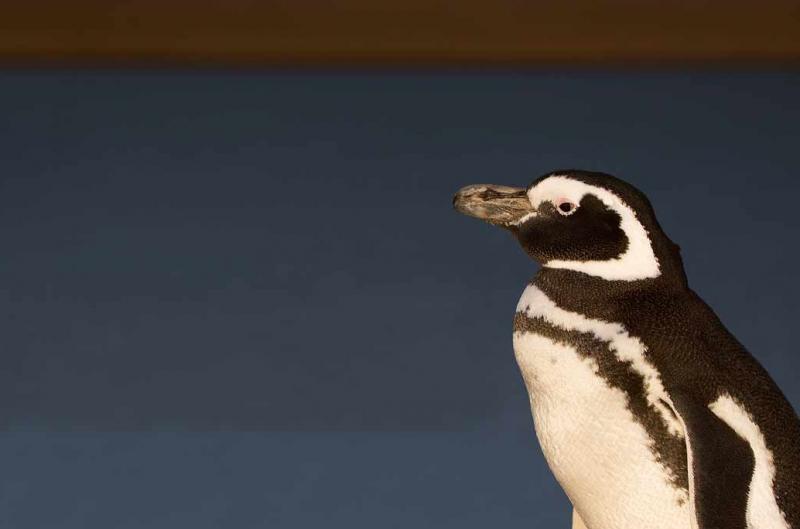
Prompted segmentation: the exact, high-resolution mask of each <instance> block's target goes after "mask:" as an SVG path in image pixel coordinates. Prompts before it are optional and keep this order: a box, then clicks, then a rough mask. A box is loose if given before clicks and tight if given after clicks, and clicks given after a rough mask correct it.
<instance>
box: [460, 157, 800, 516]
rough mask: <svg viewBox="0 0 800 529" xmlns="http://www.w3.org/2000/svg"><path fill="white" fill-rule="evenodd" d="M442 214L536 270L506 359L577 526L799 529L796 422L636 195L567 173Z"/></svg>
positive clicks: (614, 183) (465, 200) (473, 193)
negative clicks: (512, 247) (486, 225)
mask: <svg viewBox="0 0 800 529" xmlns="http://www.w3.org/2000/svg"><path fill="white" fill-rule="evenodd" d="M454 205H455V207H456V209H457V210H458V211H460V212H461V213H464V214H466V215H469V216H472V217H477V218H479V219H483V220H485V221H488V222H490V223H491V224H494V225H497V226H500V227H502V228H505V229H506V230H508V231H510V232H511V233H512V234H513V235H514V236H515V237H516V238H517V240H518V241H519V243H520V244H521V245H522V248H523V249H524V250H525V252H526V253H527V254H528V255H529V256H530V257H531V258H532V259H533V260H535V261H537V262H538V263H540V264H541V269H540V271H539V272H538V274H537V275H536V276H535V277H534V278H533V279H532V280H531V281H530V283H529V284H528V286H527V288H526V289H525V291H524V292H523V293H522V297H521V298H520V300H519V304H518V305H517V310H516V313H515V316H514V352H515V356H516V359H517V363H518V364H519V367H520V370H521V371H522V375H523V378H524V381H525V385H526V387H527V390H528V394H529V396H530V403H531V409H532V412H533V419H534V425H535V429H536V434H537V437H538V439H539V443H540V445H541V448H542V451H543V452H544V456H545V459H546V460H547V463H548V464H549V466H550V468H551V469H552V471H553V473H554V475H555V477H556V479H557V480H558V482H559V483H560V484H561V486H562V487H563V489H564V491H565V492H566V494H567V496H568V497H569V499H570V500H571V501H572V504H573V506H574V512H575V516H576V526H577V525H580V523H581V520H582V523H583V524H584V525H585V526H586V527H588V529H690V528H691V529H790V528H791V529H800V421H799V420H798V418H797V415H796V414H795V412H794V410H793V409H792V406H791V404H790V403H789V402H788V401H787V399H786V398H785V397H784V395H783V394H782V393H781V391H780V390H779V389H778V387H777V386H776V384H775V382H773V380H772V379H771V378H770V376H769V375H768V374H767V372H766V371H765V370H764V368H763V367H762V366H761V365H760V364H759V363H758V362H757V361H756V360H755V359H754V358H753V357H752V356H751V355H750V354H749V353H748V352H747V351H746V350H745V349H744V347H743V346H742V345H741V344H740V343H739V342H738V341H737V340H736V338H734V336H733V335H731V333H730V332H729V331H728V330H726V328H725V327H724V326H723V325H722V323H721V322H720V320H719V319H718V318H717V316H716V315H715V314H714V312H713V311H712V310H711V309H710V308H709V307H708V305H706V304H705V303H704V302H703V300H702V299H700V298H699V297H698V296H697V294H695V293H694V292H693V291H692V290H691V289H690V288H689V286H688V284H687V280H686V276H685V274H684V270H683V264H682V261H681V257H680V252H679V249H678V246H676V245H675V244H674V243H673V242H672V241H671V240H670V239H669V238H668V237H667V236H666V235H665V234H664V232H663V231H662V229H661V227H660V226H659V224H658V221H657V220H656V217H655V214H654V212H653V208H652V206H651V205H650V202H649V201H648V199H647V198H646V197H645V195H644V194H643V193H641V192H640V191H639V190H637V189H635V188H634V187H633V186H631V185H630V184H627V183H625V182H623V181H621V180H619V179H617V178H614V177H612V176H610V175H606V174H602V173H594V172H587V171H577V170H567V171H558V172H554V173H550V174H547V175H545V176H543V177H541V178H539V179H537V180H535V181H534V182H533V183H532V184H531V185H530V186H528V188H527V189H524V188H515V187H505V186H497V185H472V186H468V187H465V188H463V189H461V190H460V191H459V192H458V193H457V194H456V196H455V199H454Z"/></svg>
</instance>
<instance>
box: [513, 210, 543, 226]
mask: <svg viewBox="0 0 800 529" xmlns="http://www.w3.org/2000/svg"><path fill="white" fill-rule="evenodd" d="M536 215H538V213H536V212H535V211H531V212H530V213H526V214H525V215H523V216H522V217H520V218H518V219H517V220H515V221H514V222H509V224H510V225H512V226H519V225H520V224H525V223H526V222H528V221H529V220H530V219H532V218H534V217H535V216H536Z"/></svg>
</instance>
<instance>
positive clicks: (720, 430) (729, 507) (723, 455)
mask: <svg viewBox="0 0 800 529" xmlns="http://www.w3.org/2000/svg"><path fill="white" fill-rule="evenodd" d="M670 397H671V399H672V403H673V405H674V407H675V412H676V413H677V415H678V417H679V418H680V420H681V422H682V423H683V427H684V430H685V438H686V454H687V458H688V461H687V462H688V465H687V466H688V471H689V502H690V504H691V505H692V506H693V507H694V512H695V520H696V522H697V528H698V529H747V521H746V512H747V495H748V492H749V487H750V479H751V478H752V475H753V469H754V466H755V460H754V457H753V452H752V450H751V449H750V445H749V444H748V443H747V441H745V440H744V439H742V438H741V437H739V435H738V434H737V433H736V432H735V431H734V430H733V429H731V428H730V426H728V425H727V424H726V423H725V422H723V421H722V420H721V419H720V418H718V417H717V416H716V415H714V413H712V411H711V410H710V409H709V407H708V405H707V404H706V403H705V402H704V400H703V399H701V398H699V397H697V396H695V395H694V394H693V393H692V392H689V391H678V392H675V393H672V392H670Z"/></svg>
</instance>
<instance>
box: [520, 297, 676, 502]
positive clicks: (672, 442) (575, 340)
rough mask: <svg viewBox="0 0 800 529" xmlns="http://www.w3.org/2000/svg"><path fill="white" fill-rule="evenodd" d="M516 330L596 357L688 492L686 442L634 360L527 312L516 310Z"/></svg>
mask: <svg viewBox="0 0 800 529" xmlns="http://www.w3.org/2000/svg"><path fill="white" fill-rule="evenodd" d="M514 331H515V332H530V333H534V334H538V335H540V336H545V337H547V338H549V339H551V340H553V341H555V342H557V343H561V344H564V345H569V346H572V347H574V348H575V349H576V351H577V352H578V354H579V355H581V356H582V357H584V358H592V359H594V360H595V362H597V367H598V372H597V374H598V376H600V377H601V378H603V380H605V382H606V384H607V385H609V386H610V387H613V388H617V389H619V390H621V391H622V392H623V393H624V394H625V396H626V397H627V402H628V410H629V411H630V412H631V415H632V416H633V418H634V419H635V420H636V422H638V423H639V424H641V425H642V426H643V427H644V429H645V431H646V432H647V435H648V437H649V438H650V439H652V443H650V445H649V446H648V448H649V449H650V451H651V452H652V453H653V456H654V457H655V460H656V461H657V462H658V463H659V464H661V466H662V467H664V468H665V469H666V470H667V473H668V474H669V478H668V479H669V483H670V484H671V485H672V486H673V487H675V488H676V489H681V490H683V491H685V492H686V493H687V495H688V492H689V474H688V470H687V460H686V442H685V440H684V439H683V438H680V437H676V436H674V435H672V434H671V433H670V432H669V430H668V429H667V426H666V424H665V423H664V420H663V419H662V416H661V414H660V413H659V412H658V410H656V409H655V408H654V407H653V406H651V405H650V403H649V402H648V401H647V393H646V389H645V381H644V378H643V377H642V375H640V374H639V373H637V372H636V371H635V370H634V369H633V366H632V364H631V362H627V361H620V360H619V359H618V358H617V356H616V355H615V354H614V352H613V351H612V350H611V349H610V348H609V344H608V343H606V342H604V341H601V340H599V339H597V338H596V337H595V336H594V335H593V334H591V333H584V332H580V331H568V330H564V329H562V328H560V327H556V326H554V325H552V324H550V323H548V322H547V321H546V320H544V319H543V318H540V317H535V318H531V317H529V316H527V315H526V314H523V313H520V312H518V313H516V314H515V316H514Z"/></svg>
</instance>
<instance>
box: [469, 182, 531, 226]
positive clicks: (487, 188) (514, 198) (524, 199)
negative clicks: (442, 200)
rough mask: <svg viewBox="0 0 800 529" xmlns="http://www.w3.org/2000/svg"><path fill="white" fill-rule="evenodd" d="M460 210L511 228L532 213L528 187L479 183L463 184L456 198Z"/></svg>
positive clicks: (471, 215) (491, 222)
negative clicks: (527, 191) (526, 188)
mask: <svg viewBox="0 0 800 529" xmlns="http://www.w3.org/2000/svg"><path fill="white" fill-rule="evenodd" d="M453 207H454V208H455V209H456V211H458V212H459V213H463V214H464V215H468V216H470V217H475V218H476V219H481V220H485V221H486V222H489V223H490V224H494V225H496V226H502V227H506V228H510V227H512V226H514V225H515V224H516V223H518V222H519V221H520V220H521V219H522V218H523V217H525V216H526V215H528V214H530V213H533V208H532V207H531V203H530V201H529V200H528V194H527V193H526V190H525V188H521V187H508V186H497V185H489V184H478V185H471V186H467V187H462V188H461V189H460V190H459V191H458V193H456V194H455V196H454V197H453Z"/></svg>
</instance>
